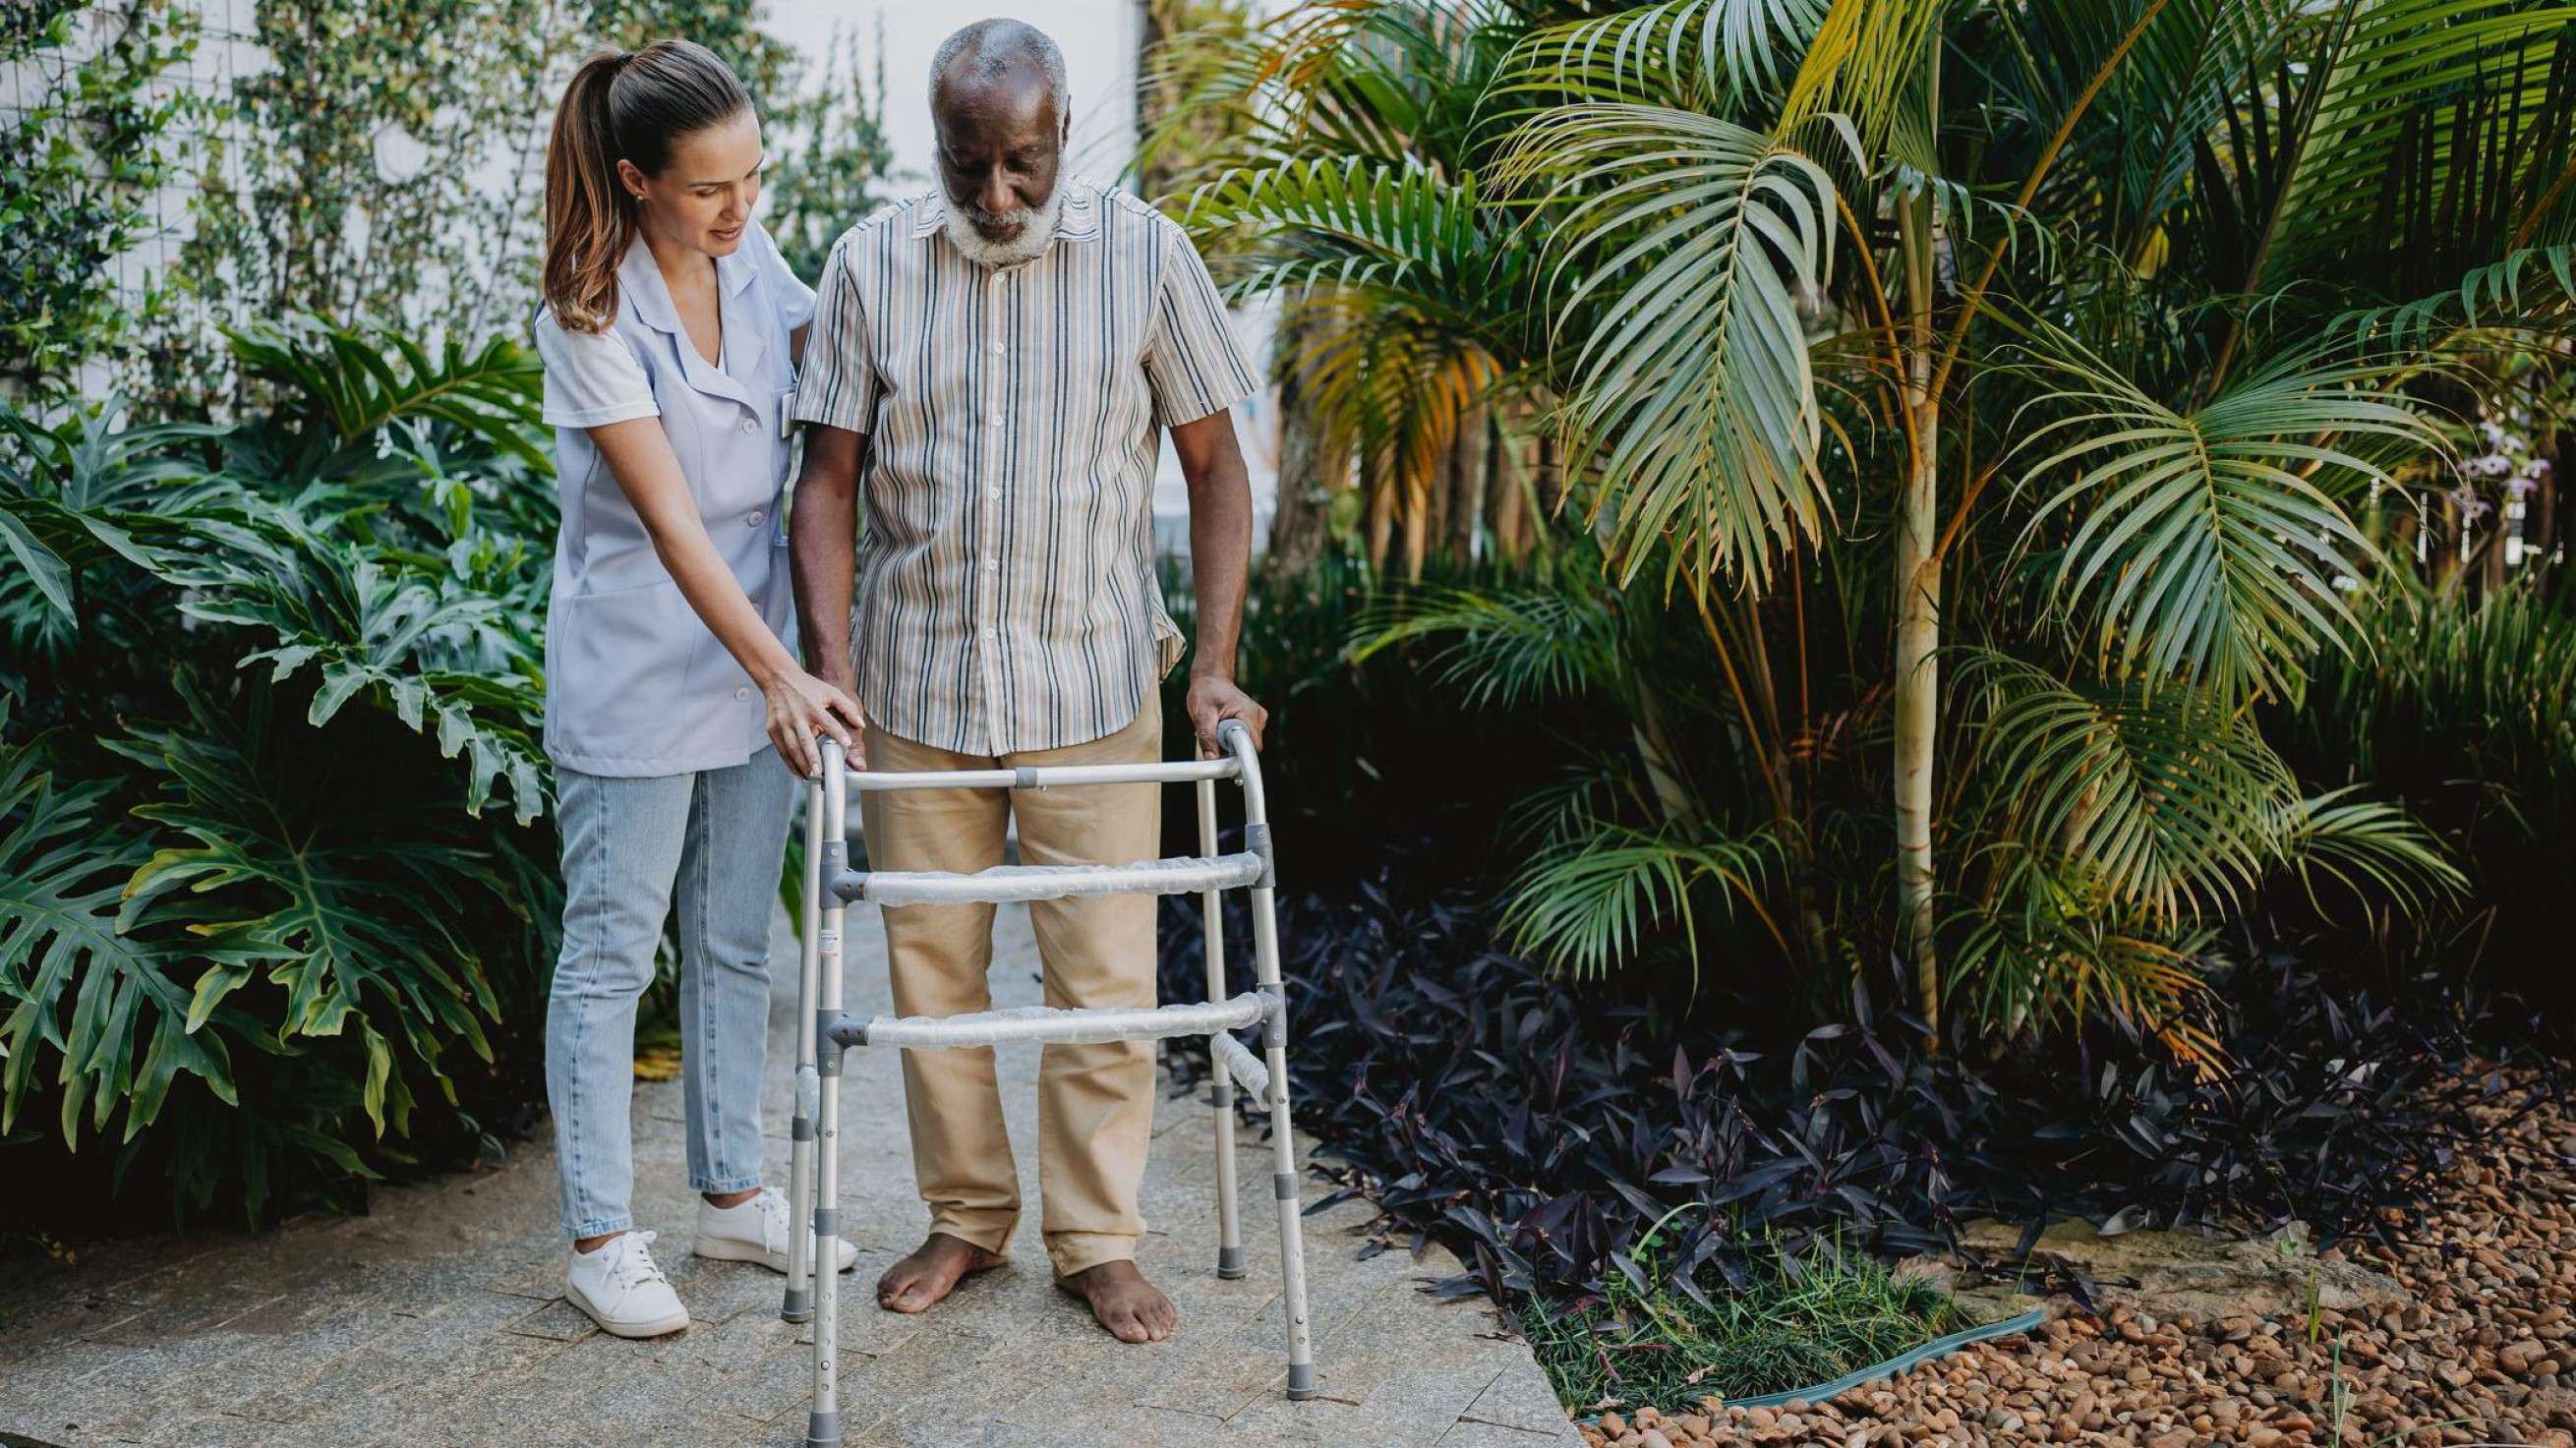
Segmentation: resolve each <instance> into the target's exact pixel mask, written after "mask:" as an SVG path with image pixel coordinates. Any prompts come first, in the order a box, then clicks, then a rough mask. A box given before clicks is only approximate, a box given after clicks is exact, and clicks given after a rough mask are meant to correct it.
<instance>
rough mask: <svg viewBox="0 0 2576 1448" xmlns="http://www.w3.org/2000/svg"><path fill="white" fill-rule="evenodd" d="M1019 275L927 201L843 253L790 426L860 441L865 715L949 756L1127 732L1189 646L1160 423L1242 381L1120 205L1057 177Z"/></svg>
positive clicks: (1246, 389) (1137, 220)
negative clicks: (1169, 523) (1174, 581)
mask: <svg viewBox="0 0 2576 1448" xmlns="http://www.w3.org/2000/svg"><path fill="white" fill-rule="evenodd" d="M1059 184H1060V185H1062V186H1063V187H1065V188H1066V190H1065V199H1064V205H1063V208H1062V209H1061V211H1060V213H1059V217H1058V220H1057V223H1056V229H1055V234H1054V236H1053V238H1052V239H1051V240H1050V242H1049V243H1048V246H1047V249H1046V250H1045V251H1044V252H1042V253H1040V254H1039V255H1038V256H1037V257H1036V258H1035V259H1034V260H1031V261H1027V262H1021V263H1018V264H1015V265H1013V266H1008V267H1001V268H986V267H983V266H980V265H978V264H977V263H975V262H972V261H969V260H968V259H967V258H966V256H965V255H964V254H963V253H962V252H960V251H958V250H957V248H956V247H955V246H954V245H952V244H951V243H950V242H949V240H948V238H947V237H946V236H945V235H944V234H943V233H942V230H941V227H942V225H943V214H944V212H945V209H946V207H945V203H944V201H943V200H942V198H941V196H940V194H939V193H938V192H936V191H933V192H931V193H929V194H927V195H923V196H919V197H915V198H914V199H912V200H910V201H905V202H902V203H899V204H897V205H895V206H892V207H889V208H888V209H886V210H884V211H881V212H879V213H877V214H876V215H874V216H872V217H870V218H868V219H867V220H865V221H862V222H860V223H859V224H858V225H856V226H854V227H852V228H850V230H849V231H848V232H846V233H845V234H843V235H842V237H841V239H840V240H839V242H837V243H836V244H835V245H834V246H833V248H832V255H831V259H830V261H828V262H827V263H826V264H825V265H824V269H823V278H822V282H821V285H820V287H819V289H818V290H819V299H818V302H817V304H816V311H815V317H814V333H813V336H812V338H811V339H810V341H809V345H808V346H807V348H806V352H805V371H804V376H803V378H802V380H801V381H800V383H799V385H798V388H797V392H796V401H795V407H794V415H795V416H796V417H797V418H799V419H802V420H804V421H807V422H818V423H822V424H825V425H827V426H831V427H838V428H846V429H848V430H850V431H852V432H862V433H866V434H868V435H869V448H868V452H869V454H870V459H869V462H868V464H867V475H866V477H865V479H864V480H863V486H862V494H863V496H864V498H865V506H864V518H863V523H862V533H861V537H860V540H859V552H858V579H857V589H856V597H855V599H854V603H853V610H852V619H851V629H850V640H851V663H852V666H853V676H854V678H855V680H856V682H857V692H858V699H859V703H860V705H861V707H863V708H865V709H866V710H867V712H868V715H869V717H870V719H871V720H873V721H874V722H875V723H877V724H878V725H881V726H882V727H884V728H886V729H889V730H891V731H893V732H894V733H896V734H898V735H901V736H902V737H904V738H906V739H912V740H917V741H919V742H921V743H925V744H931V745H936V746H938V747H940V748H943V749H950V750H954V751H956V752H958V753H961V754H983V755H999V754H1004V753H1008V752H1013V751H1018V750H1030V749H1053V748H1059V747H1062V746H1064V745H1069V744H1079V743H1083V742H1084V741H1086V740H1091V739H1097V738H1100V737H1102V736H1103V735H1107V734H1112V733H1115V732H1117V731H1118V730H1119V729H1122V728H1124V727H1125V726H1126V725H1127V724H1128V723H1130V722H1131V721H1133V720H1134V719H1135V717H1136V712H1137V710H1139V709H1140V708H1144V707H1147V705H1148V701H1149V700H1151V699H1152V698H1153V697H1154V693H1155V689H1156V686H1157V685H1158V684H1159V683H1160V681H1161V680H1162V678H1163V676H1164V675H1166V674H1168V673H1170V672H1171V669H1172V666H1173V665H1174V664H1176V663H1178V662H1179V660H1180V657H1181V653H1182V647H1183V645H1182V639H1181V634H1180V630H1179V628H1178V627H1176V626H1175V625H1174V624H1173V623H1172V620H1171V617H1170V615H1168V614H1167V613H1165V612H1164V611H1163V599H1162V592H1161V589H1160V588H1159V587H1157V585H1156V582H1155V576H1154V541H1153V494H1154V468H1155V463H1156V460H1157V455H1158V453H1159V451H1160V445H1161V439H1162V435H1161V431H1160V429H1162V428H1164V427H1171V426H1177V425H1178V424H1181V423H1184V422H1188V421H1191V420H1192V419H1194V418H1199V417H1204V416H1206V415H1208V414H1210V413H1213V412H1216V411H1218V410H1219V409H1221V408H1226V407H1230V406H1232V405H1234V404H1235V403H1237V402H1240V401H1242V400H1243V399H1245V398H1247V397H1249V396H1251V395H1252V394H1253V393H1254V392H1256V391H1257V390H1258V389H1259V384H1258V383H1257V381H1256V380H1255V378H1254V376H1253V372H1252V368H1251V366H1250V365H1249V364H1248V363H1247V362H1246V361H1245V359H1244V356H1243V353H1242V350H1241V348H1240V347H1239V346H1238V345H1237V343H1236V341H1235V337H1234V332H1233V329H1232V327H1231V326H1230V325H1229V324H1228V321H1227V317H1226V313H1225V307H1224V304H1223V302H1222V301H1221V300H1220V299H1219V298H1218V296H1217V291H1216V287H1215V285H1214V283H1212V282H1211V281H1210V280H1209V278H1208V273H1207V266H1206V264H1205V263H1204V262H1203V261H1201V260H1200V258H1199V254H1198V251H1197V249H1196V248H1195V247H1193V246H1192V245H1191V244H1190V240H1189V237H1188V235H1187V234H1186V233H1184V232H1183V231H1182V230H1181V228H1180V227H1179V226H1178V225H1177V224H1176V223H1174V222H1173V221H1171V220H1170V219H1169V218H1167V217H1165V216H1163V215H1162V214H1161V213H1160V212H1158V211H1156V210H1154V208H1153V207H1151V206H1149V205H1147V204H1146V203H1145V202H1143V201H1141V200H1139V199H1138V198H1136V197H1135V196H1132V195H1130V194H1128V193H1126V192H1124V191H1120V190H1116V189H1111V188H1104V187H1100V186H1096V185H1093V184H1091V183H1088V182H1084V181H1081V180H1078V179H1075V178H1071V177H1068V178H1066V179H1065V180H1064V181H1062V182H1061V183H1059Z"/></svg>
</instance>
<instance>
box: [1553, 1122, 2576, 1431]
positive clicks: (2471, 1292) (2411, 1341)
mask: <svg viewBox="0 0 2576 1448" xmlns="http://www.w3.org/2000/svg"><path fill="white" fill-rule="evenodd" d="M2511 1115H2512V1108H2511V1107H2510V1106H2509V1105H2503V1104H2500V1105H2498V1106H2497V1107H2496V1108H2494V1110H2493V1112H2492V1123H2493V1124H2495V1126H2496V1131H2495V1134H2494V1135H2493V1136H2492V1137H2491V1138H2490V1139H2489V1148H2490V1149H2489V1150H2487V1151H2486V1152H2484V1153H2483V1154H2482V1155H2481V1156H2480V1157H2479V1159H2478V1160H2476V1161H2474V1162H2464V1163H2463V1164H2461V1165H2460V1166H2459V1167H2458V1168H2457V1169H2456V1170H2455V1171H2454V1172H2453V1174H2452V1175H2451V1176H2450V1178H2449V1179H2447V1180H2446V1181H2445V1182H2443V1183H2442V1185H2441V1186H2440V1187H2439V1189H2438V1190H2437V1192H2436V1196H2435V1200H2434V1203H2433V1206H2432V1208H2431V1210H2430V1212H2429V1214H2428V1215H2427V1216H2425V1217H2424V1218H2423V1219H2422V1220H2420V1221H2415V1222H2412V1223H2408V1222H2404V1221H2403V1220H2401V1219H2396V1218H2394V1217H2393V1218H2392V1222H2391V1227H2392V1230H2394V1231H2397V1232H2400V1233H2402V1241H2401V1245H2399V1246H2397V1247H2394V1248H2391V1247H2386V1246H2383V1245H2381V1244H2378V1243H2375V1242H2369V1243H2365V1242H2352V1243H2347V1244H2344V1245H2343V1246H2340V1247H2337V1248H2334V1249H2331V1251H2330V1252H2329V1254H2328V1255H2334V1254H2336V1253H2347V1254H2350V1255H2351V1257H2352V1258H2353V1259H2354V1260H2355V1261H2358V1262H2360V1263H2362V1264H2364V1265H2367V1266H2370V1267H2374V1268H2376V1269H2378V1270H2380V1271H2382V1272H2386V1273H2388V1274H2389V1275H2391V1276H2393V1277H2395V1278H2397V1279H2398V1280H2399V1281H2400V1282H2403V1283H2404V1284H2405V1285H2406V1288H2407V1290H2408V1291H2409V1292H2410V1293H2412V1294H2413V1297H2414V1300H2415V1303H2416V1305H2415V1306H2412V1307H2409V1308H2407V1309H2405V1310H2404V1311H2402V1312H2397V1313H2389V1314H2381V1315H2366V1314H2361V1313H2353V1314H2344V1313H2337V1312H2323V1313H2321V1314H2319V1317H2318V1322H2317V1333H2316V1340H2315V1341H2314V1342H2313V1343H2311V1342H2310V1341H2309V1333H2308V1320H2307V1317H2306V1315H2305V1314H2289V1315H2284V1316H2277V1317H2260V1316H2252V1315H2246V1316H2229V1317H2222V1318H2219V1319H2217V1320H2214V1321H2206V1322H2203V1321H2195V1320H2193V1319H2191V1318H2187V1317H2186V1318H2178V1319H2176V1320H2174V1321H2171V1322H2165V1321H2159V1320H2157V1319H2156V1318H2155V1317H2154V1316H2152V1315H2151V1314H2149V1313H2146V1312H2139V1311H2133V1310H2131V1309H2129V1308H2125V1307H2124V1308H2116V1309H2114V1310H2113V1311H2112V1312H2111V1315H2110V1316H2109V1317H2108V1318H2107V1319H2104V1318H2096V1317H2089V1316H2067V1317H2061V1318H2059V1319H2057V1320H2055V1321H2053V1322H2050V1323H2048V1324H2047V1325H2046V1326H2044V1327H2042V1328H2040V1329H2038V1330H2036V1331H2034V1332H2032V1333H2030V1334H2029V1335H2027V1336H2022V1337H2009V1338H2002V1339H1998V1340H1997V1341H1995V1342H1990V1343H1981V1344H1979V1345H1977V1346H1975V1347H1972V1348H1969V1349H1967V1350H1965V1351H1963V1352H1960V1353H1957V1354H1954V1355H1952V1356H1950V1357H1948V1358H1944V1359H1942V1360H1941V1361H1939V1362H1935V1363H1927V1364H1925V1365H1924V1366H1922V1367H1919V1368H1916V1369H1915V1370H1914V1371H1912V1372H1910V1373H1906V1374H1904V1375H1903V1376H1901V1377H1897V1378H1894V1379H1891V1380H1889V1381H1887V1382H1884V1383H1879V1384H1876V1385H1873V1386H1871V1387H1868V1388H1862V1389H1856V1390H1854V1391H1852V1392H1849V1393H1845V1394H1843V1395H1842V1396H1841V1397H1839V1398H1837V1399H1835V1400H1833V1401H1831V1402H1826V1403H1803V1402H1796V1403H1790V1404H1788V1405H1787V1406H1785V1407H1782V1408H1751V1409H1746V1408H1732V1407H1726V1406H1724V1405H1721V1404H1718V1403H1715V1402H1713V1401H1710V1402H1700V1403H1690V1404H1677V1405H1671V1406H1668V1407H1666V1408H1664V1409H1663V1410H1661V1411H1658V1410H1657V1409H1654V1408H1641V1409H1638V1410H1636V1411H1634V1412H1633V1413H1630V1414H1629V1415H1627V1416H1626V1417H1625V1418H1622V1417H1621V1416H1619V1415H1618V1414H1609V1415H1605V1416H1604V1417H1603V1418H1602V1419H1601V1421H1600V1423H1599V1424H1598V1425H1596V1426H1590V1427H1585V1428H1584V1429H1583V1430H1582V1432H1583V1438H1584V1441H1585V1442H1586V1443H1587V1444H1590V1445H1592V1448H1717V1445H1721V1444H1725V1445H1733V1444H1748V1443H1749V1444H1784V1445H1792V1448H1872V1445H1881V1448H1965V1445H1970V1444H1989V1443H1995V1444H2003V1443H2098V1444H2109V1443H2117V1444H2127V1445H2138V1448H2190V1445H2194V1444H2204V1443H2207V1444H2230V1443H2241V1444H2248V1445H2252V1448H2300V1445H2323V1444H2329V1443H2337V1444H2339V1445H2341V1448H2380V1445H2386V1448H2396V1445H2400V1444H2404V1445H2409V1448H2434V1445H2439V1444H2487V1443H2512V1444H2548V1445H2554V1448H2576V1117H2571V1116H2570V1114H2569V1113H2568V1112H2567V1110H2566V1108H2565V1105H2564V1104H2563V1103H2557V1102H2552V1103H2549V1104H2547V1105H2545V1106H2543V1107H2542V1108H2540V1109H2539V1110H2536V1111H2533V1112H2531V1113H2530V1114H2528V1115H2526V1116H2523V1117H2522V1118H2521V1119H2520V1120H2518V1121H2510V1122H2509V1123H2508V1118H2509V1117H2510V1116H2511ZM2338 1423H2340V1424H2341V1429H2342V1431H2341V1435H2340V1438H2339V1439H2338V1437H2337V1434H2336V1431H2335V1429H2336V1425H2337V1424H2338Z"/></svg>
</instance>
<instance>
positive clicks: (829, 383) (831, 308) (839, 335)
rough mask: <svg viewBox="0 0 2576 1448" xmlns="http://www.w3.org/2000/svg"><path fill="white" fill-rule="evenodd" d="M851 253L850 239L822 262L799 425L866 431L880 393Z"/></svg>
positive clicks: (800, 386)
mask: <svg viewBox="0 0 2576 1448" xmlns="http://www.w3.org/2000/svg"><path fill="white" fill-rule="evenodd" d="M849 248H850V238H849V237H846V236H845V237H843V238H841V240H840V241H839V242H837V243H835V244H834V245H833V247H832V255H831V259H830V260H828V261H826V262H824V263H823V290H822V292H821V293H820V294H819V295H818V296H817V297H816V298H815V304H814V330H813V332H812V333H810V334H809V335H808V336H807V337H806V338H805V368H804V375H803V376H801V377H799V378H798V379H797V383H796V403H795V409H794V411H793V413H792V414H791V415H792V416H793V417H794V418H795V419H796V420H797V421H798V422H819V423H821V424H823V425H824V426H825V427H837V428H840V429H842V430H843V431H845V432H866V431H867V430H868V428H869V426H870V424H871V423H872V422H873V421H874V419H875V413H876V408H877V393H878V391H879V390H880V389H879V384H878V381H877V369H876V364H875V362H874V361H872V360H871V359H870V355H869V351H868V315H867V310H866V308H865V307H864V306H863V305H862V304H861V301H860V297H859V287H858V282H857V280H856V278H855V276H854V275H853V274H854V272H855V271H856V268H854V267H852V266H851V265H850V258H849Z"/></svg>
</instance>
